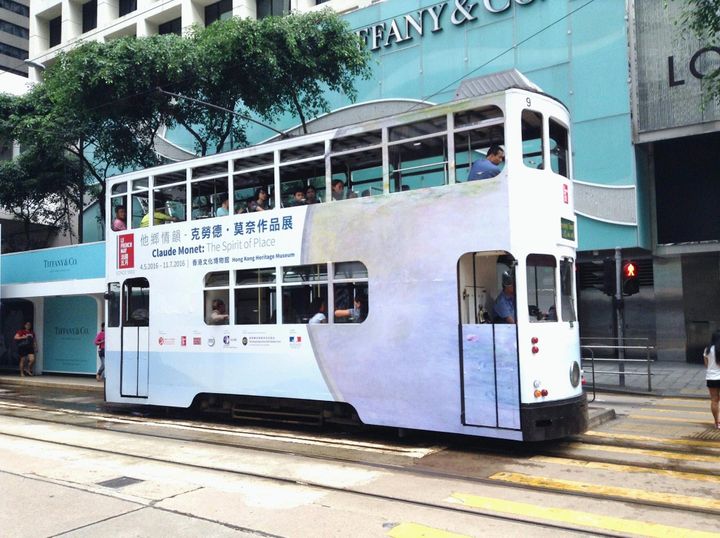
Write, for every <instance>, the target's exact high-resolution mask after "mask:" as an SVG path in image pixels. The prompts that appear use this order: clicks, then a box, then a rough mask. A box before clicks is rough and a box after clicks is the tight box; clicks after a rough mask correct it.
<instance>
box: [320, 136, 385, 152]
mask: <svg viewBox="0 0 720 538" xmlns="http://www.w3.org/2000/svg"><path fill="white" fill-rule="evenodd" d="M381 142H382V133H381V132H380V131H371V132H369V133H361V134H357V135H353V136H345V137H343V138H337V139H335V140H333V141H332V151H333V152H339V151H348V150H351V149H359V148H366V147H368V146H375V145H379V144H380V143H381Z"/></svg>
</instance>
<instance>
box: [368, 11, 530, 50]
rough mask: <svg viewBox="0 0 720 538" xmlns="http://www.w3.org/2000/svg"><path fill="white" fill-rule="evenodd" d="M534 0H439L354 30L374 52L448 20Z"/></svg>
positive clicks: (470, 18)
mask: <svg viewBox="0 0 720 538" xmlns="http://www.w3.org/2000/svg"><path fill="white" fill-rule="evenodd" d="M534 1H535V0H483V1H482V2H471V1H470V0H453V2H449V1H448V2H440V3H437V4H433V5H432V6H428V7H424V8H422V9H419V10H417V11H415V12H413V13H407V14H405V15H402V16H399V17H395V18H394V19H389V20H384V21H379V22H376V23H374V24H371V25H370V26H366V27H365V28H361V29H359V30H356V31H355V33H356V34H357V35H358V36H359V37H360V39H362V40H363V42H364V43H365V45H366V46H368V47H370V50H371V51H373V52H374V51H378V50H380V49H384V48H387V47H391V46H392V45H393V44H395V45H399V44H401V43H406V42H411V41H412V40H414V39H415V38H420V39H422V38H423V37H425V35H426V34H427V33H430V34H433V33H436V32H440V31H442V29H443V26H444V25H445V24H447V22H448V21H449V22H450V24H452V25H453V26H462V25H463V24H465V23H468V22H472V21H474V20H477V19H478V16H479V14H480V13H482V12H483V11H485V12H487V13H491V14H498V13H503V12H505V11H508V10H509V9H510V8H512V6H514V5H515V6H526V5H528V4H532V3H533V2H534Z"/></svg>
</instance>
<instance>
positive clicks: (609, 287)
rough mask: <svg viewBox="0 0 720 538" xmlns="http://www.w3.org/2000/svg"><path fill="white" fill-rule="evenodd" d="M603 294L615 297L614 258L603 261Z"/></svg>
mask: <svg viewBox="0 0 720 538" xmlns="http://www.w3.org/2000/svg"><path fill="white" fill-rule="evenodd" d="M602 292H603V293H604V294H605V295H615V260H613V259H612V258H605V259H604V260H603V286H602Z"/></svg>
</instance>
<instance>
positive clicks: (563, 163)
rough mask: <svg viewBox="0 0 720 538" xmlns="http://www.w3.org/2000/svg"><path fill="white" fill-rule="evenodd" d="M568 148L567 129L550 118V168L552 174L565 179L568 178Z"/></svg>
mask: <svg viewBox="0 0 720 538" xmlns="http://www.w3.org/2000/svg"><path fill="white" fill-rule="evenodd" d="M569 148H570V144H569V141H568V130H567V127H565V126H564V125H562V124H561V123H558V122H557V121H556V120H554V119H553V118H550V166H551V167H552V171H553V172H555V173H556V174H560V175H561V176H565V177H570V171H569V170H568V163H569V162H570V159H569V151H570V149H569Z"/></svg>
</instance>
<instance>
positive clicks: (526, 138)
mask: <svg viewBox="0 0 720 538" xmlns="http://www.w3.org/2000/svg"><path fill="white" fill-rule="evenodd" d="M522 149H523V163H525V166H527V167H528V168H537V169H543V168H545V162H544V159H543V117H542V114H540V113H539V112H535V111H534V110H529V109H525V110H523V112H522Z"/></svg>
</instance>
